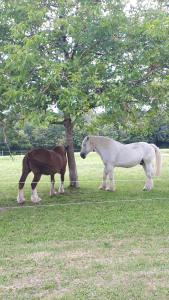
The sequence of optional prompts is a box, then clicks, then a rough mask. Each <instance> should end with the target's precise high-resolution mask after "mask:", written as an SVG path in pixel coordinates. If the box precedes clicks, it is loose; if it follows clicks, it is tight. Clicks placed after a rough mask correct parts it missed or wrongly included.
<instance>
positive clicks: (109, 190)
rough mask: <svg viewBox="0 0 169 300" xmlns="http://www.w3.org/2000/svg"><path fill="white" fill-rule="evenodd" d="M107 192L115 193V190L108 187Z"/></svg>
mask: <svg viewBox="0 0 169 300" xmlns="http://www.w3.org/2000/svg"><path fill="white" fill-rule="evenodd" d="M106 191H108V192H115V189H113V188H109V187H107V188H106Z"/></svg>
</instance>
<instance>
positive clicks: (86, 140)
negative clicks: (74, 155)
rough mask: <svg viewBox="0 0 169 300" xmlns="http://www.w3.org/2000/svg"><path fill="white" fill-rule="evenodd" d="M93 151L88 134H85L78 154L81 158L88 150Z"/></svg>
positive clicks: (84, 156)
mask: <svg viewBox="0 0 169 300" xmlns="http://www.w3.org/2000/svg"><path fill="white" fill-rule="evenodd" d="M91 151H93V148H92V144H91V140H90V137H89V136H86V137H85V138H84V140H83V142H82V147H81V152H80V156H81V158H83V159H84V158H86V156H87V154H88V153H89V152H91Z"/></svg>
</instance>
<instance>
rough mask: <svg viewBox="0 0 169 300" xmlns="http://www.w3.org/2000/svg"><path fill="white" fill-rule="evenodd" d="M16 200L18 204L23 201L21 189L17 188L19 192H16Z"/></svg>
mask: <svg viewBox="0 0 169 300" xmlns="http://www.w3.org/2000/svg"><path fill="white" fill-rule="evenodd" d="M17 202H18V203H19V204H22V203H24V202H25V198H24V192H23V189H21V190H19V192H18V196H17Z"/></svg>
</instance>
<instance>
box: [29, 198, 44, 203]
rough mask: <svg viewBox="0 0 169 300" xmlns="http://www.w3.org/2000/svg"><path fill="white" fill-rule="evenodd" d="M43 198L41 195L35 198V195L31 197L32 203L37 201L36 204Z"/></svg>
mask: <svg viewBox="0 0 169 300" xmlns="http://www.w3.org/2000/svg"><path fill="white" fill-rule="evenodd" d="M41 200H42V199H41V198H39V197H36V198H35V197H31V201H32V203H35V204H37V203H39V202H40V201H41Z"/></svg>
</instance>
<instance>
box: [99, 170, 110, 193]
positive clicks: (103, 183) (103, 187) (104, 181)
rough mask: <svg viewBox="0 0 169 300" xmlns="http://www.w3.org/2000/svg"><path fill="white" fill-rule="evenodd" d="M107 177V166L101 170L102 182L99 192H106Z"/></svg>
mask: <svg viewBox="0 0 169 300" xmlns="http://www.w3.org/2000/svg"><path fill="white" fill-rule="evenodd" d="M107 175H108V171H107V166H106V165H105V167H104V170H103V180H102V183H101V185H100V186H99V189H100V190H106V181H107Z"/></svg>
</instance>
